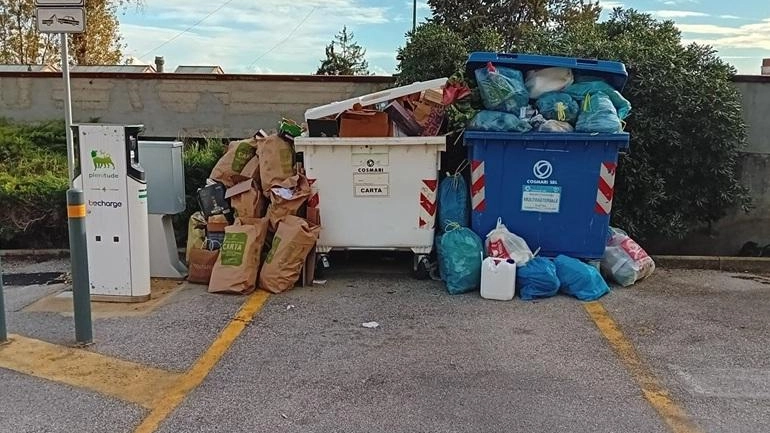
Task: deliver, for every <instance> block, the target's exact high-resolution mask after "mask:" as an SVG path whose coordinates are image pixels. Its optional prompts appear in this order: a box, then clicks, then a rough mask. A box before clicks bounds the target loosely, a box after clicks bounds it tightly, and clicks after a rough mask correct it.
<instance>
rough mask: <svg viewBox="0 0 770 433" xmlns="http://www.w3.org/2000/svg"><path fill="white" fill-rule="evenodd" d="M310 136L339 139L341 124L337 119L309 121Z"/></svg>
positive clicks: (328, 118) (327, 118)
mask: <svg viewBox="0 0 770 433" xmlns="http://www.w3.org/2000/svg"><path fill="white" fill-rule="evenodd" d="M307 129H308V135H309V136H311V137H339V136H340V124H339V119H338V118H336V117H326V118H323V119H308V121H307Z"/></svg>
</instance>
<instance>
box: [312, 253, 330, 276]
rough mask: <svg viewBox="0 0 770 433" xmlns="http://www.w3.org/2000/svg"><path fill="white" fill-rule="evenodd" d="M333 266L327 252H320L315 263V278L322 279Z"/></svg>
mask: <svg viewBox="0 0 770 433" xmlns="http://www.w3.org/2000/svg"><path fill="white" fill-rule="evenodd" d="M330 267H331V263H330V262H329V256H328V255H326V254H319V255H318V258H317V259H316V263H315V278H316V279H321V278H323V277H324V274H326V271H327V270H329V268H330Z"/></svg>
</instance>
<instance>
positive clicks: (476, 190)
mask: <svg viewBox="0 0 770 433" xmlns="http://www.w3.org/2000/svg"><path fill="white" fill-rule="evenodd" d="M485 184H486V178H485V177H484V161H471V205H472V207H473V210H474V211H476V212H484V211H485V210H486V209H487V200H486V191H485V190H486V186H485Z"/></svg>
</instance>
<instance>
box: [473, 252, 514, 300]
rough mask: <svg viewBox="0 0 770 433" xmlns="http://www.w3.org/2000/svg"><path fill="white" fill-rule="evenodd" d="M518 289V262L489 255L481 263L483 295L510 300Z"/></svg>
mask: <svg viewBox="0 0 770 433" xmlns="http://www.w3.org/2000/svg"><path fill="white" fill-rule="evenodd" d="M515 291H516V264H515V263H514V262H513V261H512V260H505V259H498V258H496V257H487V258H486V259H484V262H483V263H482V264H481V297H482V298H484V299H494V300H497V301H510V300H511V299H513V295H514V293H515Z"/></svg>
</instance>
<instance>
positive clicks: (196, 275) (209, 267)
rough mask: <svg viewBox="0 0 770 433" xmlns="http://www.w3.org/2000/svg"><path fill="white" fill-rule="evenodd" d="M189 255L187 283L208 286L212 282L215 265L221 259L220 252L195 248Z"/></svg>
mask: <svg viewBox="0 0 770 433" xmlns="http://www.w3.org/2000/svg"><path fill="white" fill-rule="evenodd" d="M188 253H189V255H190V258H189V259H188V260H187V281H189V282H191V283H196V284H208V283H209V281H211V272H212V271H213V270H214V264H216V262H217V259H218V258H219V250H215V251H211V250H206V249H203V248H194V249H192V250H190V251H188Z"/></svg>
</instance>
